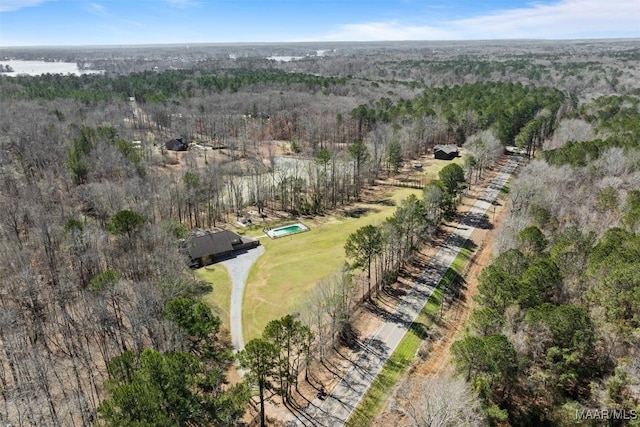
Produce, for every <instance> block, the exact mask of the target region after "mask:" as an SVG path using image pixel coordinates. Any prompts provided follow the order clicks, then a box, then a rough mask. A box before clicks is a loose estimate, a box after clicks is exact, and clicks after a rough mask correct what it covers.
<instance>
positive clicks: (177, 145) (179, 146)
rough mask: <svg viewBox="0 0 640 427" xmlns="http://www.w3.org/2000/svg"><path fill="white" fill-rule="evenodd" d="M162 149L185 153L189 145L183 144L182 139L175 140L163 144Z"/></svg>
mask: <svg viewBox="0 0 640 427" xmlns="http://www.w3.org/2000/svg"><path fill="white" fill-rule="evenodd" d="M164 147H165V148H166V149H167V150H171V151H187V148H189V144H187V143H186V142H184V140H183V139H182V138H175V139H172V140H169V141H167V142H165V143H164Z"/></svg>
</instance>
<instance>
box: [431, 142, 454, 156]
mask: <svg viewBox="0 0 640 427" xmlns="http://www.w3.org/2000/svg"><path fill="white" fill-rule="evenodd" d="M433 151H434V152H436V151H442V152H444V153H447V154H452V153H457V152H458V146H457V145H454V144H446V145H436V146H435V147H433Z"/></svg>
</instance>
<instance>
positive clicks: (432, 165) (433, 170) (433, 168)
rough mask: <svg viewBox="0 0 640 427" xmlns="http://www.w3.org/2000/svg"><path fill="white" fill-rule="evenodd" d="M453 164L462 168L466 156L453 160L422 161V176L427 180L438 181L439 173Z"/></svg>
mask: <svg viewBox="0 0 640 427" xmlns="http://www.w3.org/2000/svg"><path fill="white" fill-rule="evenodd" d="M451 163H456V164H458V165H460V166H463V164H464V154H463V155H462V156H460V157H456V158H455V159H453V160H439V159H433V158H432V159H428V160H424V161H422V172H421V173H420V175H421V176H423V177H425V178H427V179H430V180H432V179H438V173H439V172H440V170H442V168H443V167H445V166H447V165H450V164H451Z"/></svg>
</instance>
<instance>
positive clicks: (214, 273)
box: [195, 264, 231, 330]
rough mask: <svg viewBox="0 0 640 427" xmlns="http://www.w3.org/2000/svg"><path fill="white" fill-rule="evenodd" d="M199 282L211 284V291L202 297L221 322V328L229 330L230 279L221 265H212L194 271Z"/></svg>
mask: <svg viewBox="0 0 640 427" xmlns="http://www.w3.org/2000/svg"><path fill="white" fill-rule="evenodd" d="M195 273H196V275H197V276H198V278H199V279H200V280H204V281H206V282H208V283H211V284H212V286H213V290H212V291H211V292H209V293H207V294H205V295H203V296H202V299H203V300H204V302H206V303H207V304H209V306H210V307H211V308H212V309H213V311H214V312H215V314H216V315H217V316H219V317H220V320H222V326H223V327H224V328H226V329H227V330H229V307H230V305H231V278H230V277H229V274H228V273H227V269H226V268H225V266H224V265H222V264H213V265H209V266H207V267H203V268H200V269H198V270H196V271H195Z"/></svg>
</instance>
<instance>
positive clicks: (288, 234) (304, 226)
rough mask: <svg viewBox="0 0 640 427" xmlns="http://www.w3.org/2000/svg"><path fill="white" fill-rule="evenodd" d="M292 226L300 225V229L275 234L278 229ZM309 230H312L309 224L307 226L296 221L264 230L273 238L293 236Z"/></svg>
mask: <svg viewBox="0 0 640 427" xmlns="http://www.w3.org/2000/svg"><path fill="white" fill-rule="evenodd" d="M290 227H299V228H300V230H297V231H294V232H291V233H286V234H282V235H280V236H278V235H276V234H275V232H276V231H278V230H283V229H285V228H290ZM309 230H310V228H309V227H308V226H306V225H305V224H303V223H301V222H296V223H293V224H287V225H281V226H280V227H275V228H265V229H264V232H265V233H266V235H267V236H269V238H271V239H279V238H280V237H287V236H292V235H294V234H298V233H304V232H305V231H309Z"/></svg>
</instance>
